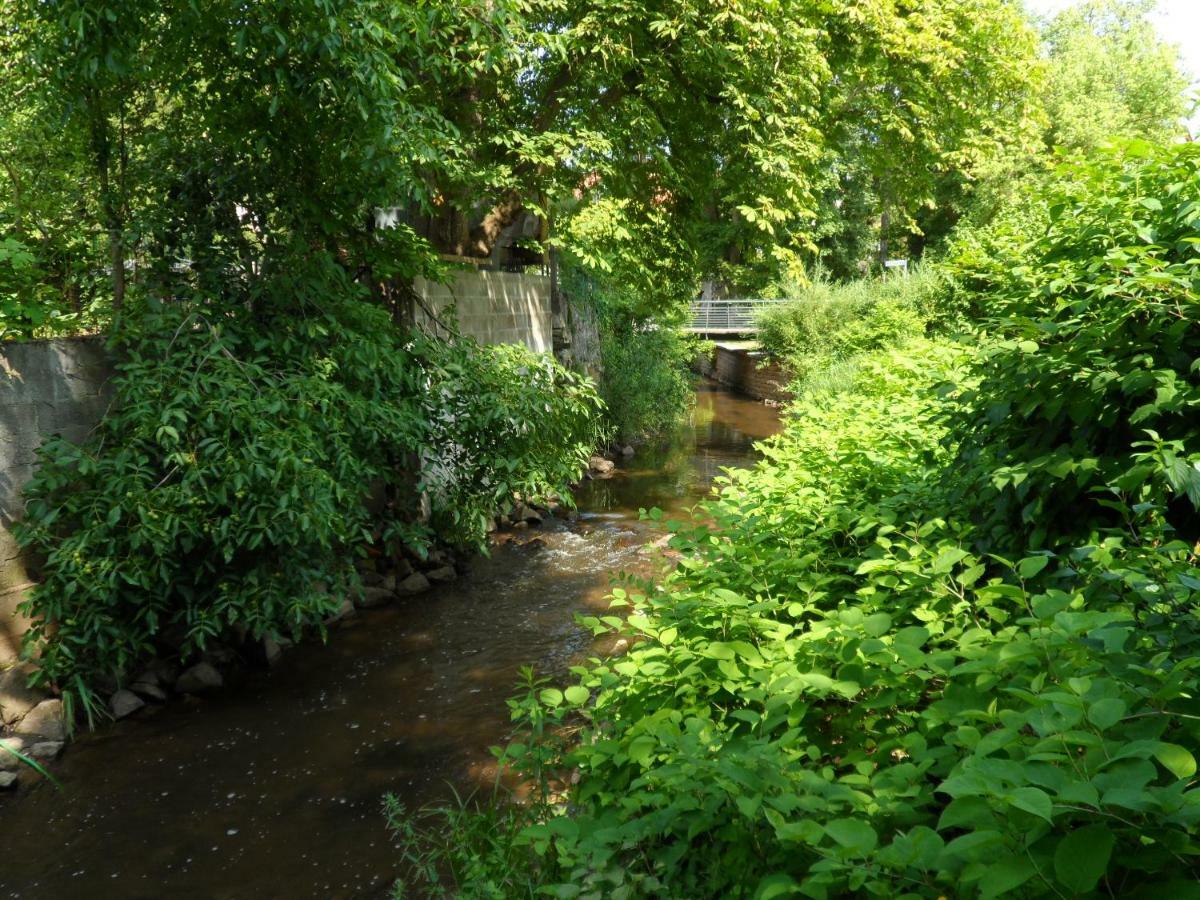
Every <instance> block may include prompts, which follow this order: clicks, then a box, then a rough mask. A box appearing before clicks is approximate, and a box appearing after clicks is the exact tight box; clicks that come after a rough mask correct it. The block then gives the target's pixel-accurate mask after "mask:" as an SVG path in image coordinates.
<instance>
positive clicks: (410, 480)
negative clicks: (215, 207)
mask: <svg viewBox="0 0 1200 900" xmlns="http://www.w3.org/2000/svg"><path fill="white" fill-rule="evenodd" d="M292 276H293V277H294V278H296V279H299V280H300V281H302V282H303V283H304V284H305V285H306V286H307V287H308V288H310V289H313V290H314V293H316V294H317V295H318V296H319V297H320V298H321V299H320V300H319V301H310V302H309V303H308V304H307V305H306V309H305V312H304V313H303V314H297V313H296V311H295V309H294V304H295V300H296V294H295V293H294V287H295V282H294V281H293V280H291V279H287V280H285V281H284V282H283V283H282V284H281V285H278V286H277V288H278V290H279V291H280V295H279V296H273V295H269V294H268V295H265V296H259V297H255V298H254V300H253V301H252V302H253V305H254V311H255V314H254V315H253V316H247V315H245V314H244V313H245V307H244V306H243V305H242V303H245V302H247V301H245V300H243V301H242V303H235V304H232V305H231V307H232V308H231V307H224V306H222V304H221V303H219V302H215V301H211V300H210V301H207V302H206V301H203V300H197V301H194V302H181V301H176V302H173V303H170V304H163V305H152V306H150V307H149V308H148V309H147V311H146V312H145V314H144V315H143V316H141V317H140V318H138V319H137V320H134V319H132V318H129V319H127V320H126V324H125V328H124V329H122V330H120V331H118V332H117V333H116V334H115V336H114V342H115V344H116V348H115V350H116V355H117V358H118V359H119V360H120V361H119V363H118V373H117V376H116V378H115V388H116V398H115V401H114V405H113V408H112V409H111V410H110V412H109V414H108V415H107V416H106V417H105V418H104V419H103V420H102V422H101V424H100V425H99V426H98V428H97V430H96V431H95V432H94V434H93V435H92V436H91V437H90V438H89V439H88V440H87V441H85V442H84V443H82V444H79V445H76V444H72V443H70V442H67V441H65V440H62V439H55V440H52V441H50V442H48V443H47V444H46V445H44V447H43V448H42V450H41V452H40V465H39V467H38V470H37V473H36V475H35V477H34V479H33V481H32V482H31V483H30V484H29V485H28V486H27V487H26V490H25V496H26V499H27V517H26V520H25V521H24V522H23V523H22V524H21V525H20V526H19V537H20V539H21V541H22V542H23V544H24V546H25V547H26V548H27V549H28V550H29V551H31V552H32V553H34V554H35V555H36V557H37V558H40V559H41V560H42V564H41V566H40V569H41V576H42V580H41V583H40V584H39V585H38V586H37V587H36V588H35V589H34V591H33V592H32V594H31V596H30V598H29V599H28V601H27V602H26V603H25V606H24V610H25V612H26V613H27V614H28V615H30V616H31V617H32V618H33V619H34V626H33V629H32V630H31V631H30V633H29V637H28V649H29V651H30V652H31V653H33V654H35V655H36V657H37V659H38V662H39V669H38V672H37V675H36V678H37V679H38V680H39V681H41V682H45V683H52V684H56V685H57V686H59V687H60V688H62V689H63V690H65V691H68V692H69V693H70V694H71V695H72V696H73V697H74V698H75V699H77V700H83V701H85V703H86V702H87V701H88V700H89V698H90V697H91V691H90V688H91V686H92V685H93V684H95V682H96V681H97V680H98V679H101V678H106V677H113V676H115V677H116V678H118V679H121V678H124V677H127V676H132V675H133V674H136V672H135V667H136V666H137V665H138V664H139V663H140V662H142V661H143V660H144V659H145V658H146V657H147V656H148V655H150V654H152V653H154V652H155V651H156V650H158V649H161V648H162V647H163V646H164V645H166V646H168V647H176V648H178V650H179V652H181V653H182V654H183V655H184V656H185V657H186V656H189V655H191V654H193V653H198V652H201V651H203V650H205V649H206V648H207V647H208V646H209V645H210V643H211V642H212V641H214V640H217V639H227V638H229V637H230V636H231V635H239V634H241V635H245V634H249V635H251V636H253V637H255V638H257V637H261V636H263V635H273V634H287V635H292V636H296V635H298V634H299V633H300V632H301V631H302V630H304V629H307V628H309V627H310V626H320V624H321V623H322V622H323V621H324V620H325V619H326V618H328V617H329V616H330V615H332V614H334V613H335V612H337V610H338V609H339V608H340V606H341V604H342V603H343V601H344V599H346V598H347V597H349V596H353V595H354V593H355V592H357V591H358V590H359V589H360V588H361V585H360V582H359V579H358V575H357V570H356V568H355V564H356V562H357V561H358V560H359V559H360V557H361V556H363V555H364V554H365V553H366V552H367V550H368V548H370V547H374V548H376V550H378V551H382V552H384V553H394V552H397V550H398V548H400V547H402V546H407V547H408V549H410V550H412V551H414V552H417V553H423V552H424V551H425V549H426V548H427V547H428V545H429V543H430V541H431V540H432V539H433V538H434V537H440V538H441V539H442V540H444V541H447V542H449V543H453V544H459V545H465V546H478V545H479V544H480V543H481V541H482V539H483V537H484V534H485V529H486V523H487V519H488V517H490V516H491V515H492V514H493V513H494V512H495V511H496V509H497V508H500V507H503V506H505V505H507V504H510V503H511V502H512V498H513V495H514V493H520V494H521V495H522V496H523V497H525V498H527V499H536V498H539V497H543V496H545V495H546V494H548V493H550V492H554V491H563V492H564V493H565V485H566V484H567V483H569V482H570V481H573V480H574V479H575V478H577V477H578V473H579V472H580V470H581V469H582V468H583V467H584V466H585V465H586V460H587V456H588V454H589V452H590V451H591V450H592V448H593V447H594V446H595V444H596V442H597V441H598V439H599V437H600V416H601V414H602V403H601V401H600V400H599V398H598V397H597V396H596V394H595V391H594V389H593V388H592V387H591V385H590V383H589V382H587V381H586V379H584V378H582V377H581V376H578V375H576V374H574V373H571V372H568V371H566V370H565V369H563V368H562V367H561V366H558V365H557V364H556V363H554V362H553V361H551V360H550V359H548V358H546V357H544V356H541V355H539V354H534V353H532V352H530V351H528V350H525V348H523V347H503V348H481V347H478V346H477V345H475V344H474V343H473V342H472V341H470V340H467V339H462V338H453V339H451V340H449V341H440V340H433V339H431V338H428V337H425V336H424V335H422V334H420V333H419V332H415V333H414V332H406V331H403V330H401V329H398V328H397V327H395V326H394V325H393V323H392V322H391V321H390V319H389V316H388V314H387V312H386V311H384V310H383V309H380V308H378V307H375V306H372V305H369V304H367V303H364V302H363V301H362V300H361V298H360V297H359V295H358V290H357V289H356V288H355V286H354V285H353V284H352V283H351V282H350V281H349V278H348V276H347V274H346V273H345V272H343V271H341V270H340V269H337V268H329V269H321V268H320V267H318V268H317V269H316V270H314V271H309V272H305V273H300V272H293V273H292ZM422 498H424V502H422ZM380 501H382V502H380ZM422 506H425V508H426V512H427V515H426V516H423V515H422V512H421V510H422Z"/></svg>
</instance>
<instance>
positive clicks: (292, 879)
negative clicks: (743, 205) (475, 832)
mask: <svg viewBox="0 0 1200 900" xmlns="http://www.w3.org/2000/svg"><path fill="white" fill-rule="evenodd" d="M777 429H778V417H777V415H776V414H775V412H774V411H773V410H771V409H769V408H767V407H765V406H763V405H761V404H757V403H754V402H753V401H749V400H745V399H742V398H739V397H736V396H734V395H731V394H729V393H727V392H724V391H722V390H720V389H718V388H715V387H714V386H713V385H710V384H707V383H702V384H700V385H699V386H698V389H697V403H696V410H695V415H694V416H693V421H692V423H691V424H690V425H689V426H688V427H687V428H686V429H684V430H683V431H682V432H681V433H680V434H679V435H678V436H677V437H676V439H675V440H674V441H672V442H671V443H670V444H669V445H668V446H665V447H663V448H661V449H658V450H653V451H649V450H648V451H644V452H642V453H639V454H638V455H637V456H635V457H634V458H632V459H631V460H629V461H628V462H627V463H625V464H622V465H621V466H620V468H619V469H618V471H617V473H616V475H615V476H614V477H613V478H612V479H609V480H605V481H596V482H590V483H588V484H585V485H584V486H583V487H582V488H581V490H580V494H579V497H578V500H579V504H580V512H581V515H580V517H579V519H578V520H577V521H574V522H567V521H563V520H552V521H551V522H549V523H548V524H547V526H546V527H544V528H542V529H539V530H537V531H533V532H524V533H514V534H513V535H511V539H509V538H510V536H508V535H505V536H503V537H502V538H501V540H500V541H499V542H498V544H497V546H496V547H495V548H494V551H493V553H492V555H491V557H490V558H479V559H477V560H475V561H473V562H472V564H471V570H470V572H469V573H468V574H467V575H466V576H464V577H463V578H461V579H459V581H457V582H455V583H454V584H451V585H446V586H444V587H442V588H440V589H438V590H437V591H435V592H433V593H431V594H428V595H425V596H424V597H422V598H420V600H418V601H412V602H409V603H408V604H406V605H401V606H395V607H391V608H388V609H383V610H375V611H371V612H368V613H361V614H359V615H358V616H357V617H354V618H352V619H349V620H347V621H346V622H344V623H342V624H341V625H340V626H338V627H337V629H336V631H335V632H334V633H333V634H331V637H330V640H329V641H328V642H327V643H325V644H312V645H305V646H302V647H299V648H296V649H294V650H292V651H291V652H289V653H288V654H286V655H285V657H284V659H283V661H282V662H281V663H280V664H279V665H278V666H277V667H276V668H274V669H273V670H271V671H270V672H252V673H250V674H248V675H247V676H246V677H245V678H244V679H243V681H242V683H240V684H239V685H238V686H237V689H236V690H232V691H230V692H228V693H227V694H224V695H221V696H217V697H213V698H210V699H205V700H199V699H187V700H182V701H176V702H173V703H170V704H167V705H165V706H162V707H158V708H156V709H154V710H151V711H149V714H148V715H143V716H141V717H140V719H139V720H138V721H126V722H121V723H118V724H116V725H114V726H112V727H109V728H105V729H103V730H101V731H100V732H98V733H95V734H91V735H85V736H83V737H82V738H80V740H78V741H77V742H76V743H75V744H73V745H72V746H71V747H70V749H69V750H68V752H67V753H66V755H65V756H64V757H63V758H62V760H60V761H59V762H58V763H57V764H56V766H55V774H56V776H57V777H58V778H59V779H60V780H61V781H62V782H63V784H64V788H65V790H64V792H63V793H61V794H59V793H55V792H54V791H53V790H51V789H49V788H48V787H47V786H46V785H44V784H42V785H38V786H37V787H35V788H33V789H32V790H29V791H28V792H26V793H24V794H23V795H21V796H18V797H16V798H10V799H8V800H4V801H0V835H2V836H3V852H2V854H0V896H4V897H16V898H56V900H57V898H74V897H87V898H107V897H114V898H115V897H120V898H160V897H165V896H169V897H172V898H188V897H196V898H201V897H205V898H207V897H213V898H223V897H379V896H382V895H383V894H385V893H386V889H387V886H388V885H389V884H390V883H391V881H392V879H393V878H394V877H395V874H396V872H395V866H396V856H397V854H396V853H395V851H394V849H393V848H392V846H391V844H390V841H389V836H388V834H387V831H386V829H385V827H384V820H383V816H382V814H381V811H380V803H381V797H382V795H383V794H384V793H386V792H389V791H392V792H395V793H397V794H399V795H400V797H401V799H402V800H403V801H404V802H405V803H406V804H407V805H408V806H410V807H413V806H418V805H420V804H422V803H425V802H428V801H430V800H434V799H440V798H443V797H445V796H447V794H448V792H449V785H450V784H454V785H455V786H457V787H458V788H459V789H460V790H466V791H468V792H469V791H470V790H472V789H474V788H476V787H481V786H482V787H486V786H487V785H488V784H490V781H491V779H492V777H493V776H494V769H493V768H492V767H491V765H490V760H491V756H490V754H489V752H488V748H489V747H490V746H492V745H494V744H496V743H498V742H500V741H502V740H503V738H504V735H505V733H506V731H507V728H508V711H507V708H506V706H505V702H504V701H505V699H506V698H507V697H509V696H510V695H511V694H512V693H513V686H514V684H515V682H516V679H517V673H518V669H519V668H520V667H521V666H522V665H527V664H532V665H533V666H534V667H535V668H536V669H537V670H538V671H539V672H543V673H550V674H560V673H563V672H564V671H565V670H566V668H567V666H568V665H570V664H571V663H572V662H573V661H575V660H578V659H580V658H583V657H586V656H588V655H591V654H592V653H593V652H595V650H594V646H593V644H592V639H591V636H590V635H589V634H588V633H586V632H584V631H582V630H581V629H579V628H578V627H577V626H576V625H575V622H574V615H575V613H577V612H580V611H583V610H587V609H589V608H593V609H599V608H603V607H604V606H606V605H607V602H606V599H605V596H606V594H607V592H608V590H609V588H610V586H611V584H612V581H613V578H614V577H616V576H617V573H621V572H623V571H624V572H627V573H639V572H640V573H647V572H648V571H649V570H648V568H647V566H648V565H649V561H648V558H647V556H646V554H645V553H644V552H642V550H643V548H644V546H645V544H646V543H647V542H648V541H651V540H653V539H654V538H655V537H656V536H657V534H656V533H655V532H654V531H653V526H652V524H651V523H649V522H640V521H639V520H638V509H639V508H644V507H650V506H659V507H661V508H663V509H664V510H667V511H679V510H682V509H684V508H685V507H688V506H691V505H693V504H694V503H695V502H696V501H697V500H698V499H700V498H702V497H703V496H704V495H705V494H706V493H707V491H708V490H709V486H710V485H711V481H712V478H713V477H714V476H715V475H717V474H719V469H720V468H721V467H723V466H745V465H748V464H750V463H752V462H753V460H754V459H755V454H754V450H753V443H754V441H756V440H758V439H760V438H763V437H766V436H768V435H769V434H772V433H773V432H774V431H776V430H777ZM535 539H536V540H535Z"/></svg>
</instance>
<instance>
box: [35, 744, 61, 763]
mask: <svg viewBox="0 0 1200 900" xmlns="http://www.w3.org/2000/svg"><path fill="white" fill-rule="evenodd" d="M62 749H63V742H62V741H38V742H37V743H36V744H34V745H33V746H32V747H30V748H29V754H28V755H29V758H30V759H37V760H41V761H43V762H48V761H49V760H52V759H55V758H57V757H58V754H60V753H62Z"/></svg>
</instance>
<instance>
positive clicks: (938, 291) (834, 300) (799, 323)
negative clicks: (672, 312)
mask: <svg viewBox="0 0 1200 900" xmlns="http://www.w3.org/2000/svg"><path fill="white" fill-rule="evenodd" d="M780 293H782V294H783V296H784V297H786V300H787V302H785V303H781V304H775V305H771V306H768V307H765V308H764V309H763V311H762V312H761V313H760V314H759V316H758V326H759V331H758V335H757V337H758V340H759V343H760V344H761V346H762V349H763V350H764V351H765V352H766V353H767V354H768V355H769V356H771V357H772V358H774V359H775V360H777V361H779V362H780V363H782V364H783V365H784V366H785V367H786V368H787V370H788V372H789V373H790V374H791V376H792V379H793V385H792V388H793V390H796V391H800V392H803V391H806V390H809V389H812V388H816V387H830V386H833V385H835V384H837V383H842V384H849V383H852V382H853V379H854V377H855V374H854V373H855V368H856V366H857V361H858V359H859V358H860V357H862V356H863V355H864V354H869V353H872V352H874V351H877V350H882V349H886V348H889V347H895V346H898V345H901V344H904V343H906V342H907V341H909V340H911V339H913V338H916V337H920V336H922V335H924V334H925V333H926V332H927V331H929V330H935V329H939V328H946V327H949V326H950V325H951V324H952V323H953V322H954V320H955V318H956V317H955V316H954V314H953V313H954V310H952V308H951V307H950V304H949V302H948V299H947V292H946V284H945V282H944V279H943V277H942V275H941V273H940V272H938V271H936V270H933V269H921V270H918V271H917V272H916V273H915V274H913V275H907V274H901V275H889V276H885V277H883V278H879V279H862V280H859V281H852V282H847V283H836V282H831V281H829V280H827V279H826V278H824V277H820V276H818V277H817V278H816V279H815V280H813V281H811V282H809V283H806V284H803V285H800V284H786V285H782V286H781V290H780Z"/></svg>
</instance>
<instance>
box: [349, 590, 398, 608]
mask: <svg viewBox="0 0 1200 900" xmlns="http://www.w3.org/2000/svg"><path fill="white" fill-rule="evenodd" d="M395 599H396V593H395V591H394V590H388V589H387V588H384V587H368V588H363V592H362V596H361V597H356V598H355V600H354V605H355V606H357V607H358V608H359V609H376V608H377V607H380V606H387V605H388V604H389V603H391V602H392V601H393V600H395Z"/></svg>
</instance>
